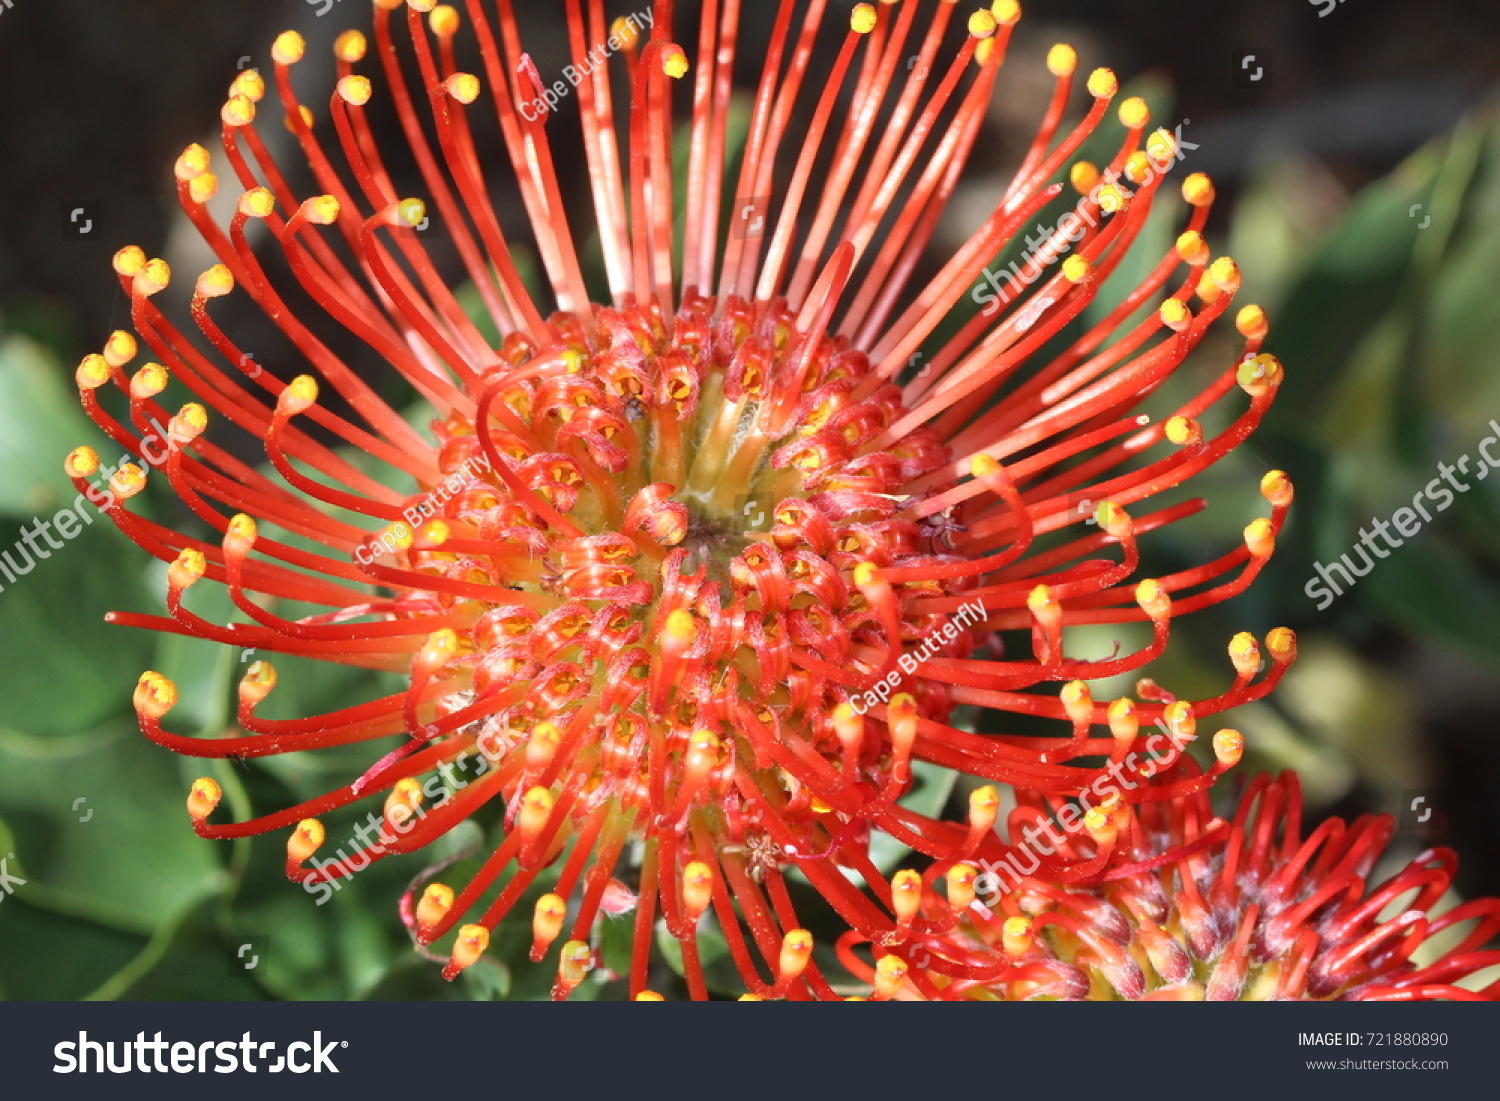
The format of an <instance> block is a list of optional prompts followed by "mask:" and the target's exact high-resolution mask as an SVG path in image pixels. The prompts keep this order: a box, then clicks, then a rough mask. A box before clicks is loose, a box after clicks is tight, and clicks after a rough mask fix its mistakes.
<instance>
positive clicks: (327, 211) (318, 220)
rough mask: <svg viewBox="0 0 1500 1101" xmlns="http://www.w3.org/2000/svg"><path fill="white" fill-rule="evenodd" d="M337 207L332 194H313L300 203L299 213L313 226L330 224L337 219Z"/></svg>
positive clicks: (336, 201)
mask: <svg viewBox="0 0 1500 1101" xmlns="http://www.w3.org/2000/svg"><path fill="white" fill-rule="evenodd" d="M339 209H340V208H339V201H338V200H337V199H335V198H334V197H333V196H332V195H315V196H313V197H312V198H311V199H308V200H307V202H305V203H303V204H302V208H301V210H300V211H299V213H300V214H301V215H302V217H303V218H304V219H306V220H307V221H309V222H311V223H312V224H313V225H315V226H331V225H333V223H334V222H336V221H338V220H339Z"/></svg>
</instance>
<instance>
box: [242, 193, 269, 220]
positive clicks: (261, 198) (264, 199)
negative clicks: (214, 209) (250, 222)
mask: <svg viewBox="0 0 1500 1101" xmlns="http://www.w3.org/2000/svg"><path fill="white" fill-rule="evenodd" d="M275 209H276V196H275V195H273V194H271V189H270V188H268V187H252V188H251V189H250V190H249V191H247V192H245V193H244V194H243V195H241V196H240V202H239V210H240V213H241V214H243V215H245V217H247V218H268V217H270V215H271V211H273V210H275Z"/></svg>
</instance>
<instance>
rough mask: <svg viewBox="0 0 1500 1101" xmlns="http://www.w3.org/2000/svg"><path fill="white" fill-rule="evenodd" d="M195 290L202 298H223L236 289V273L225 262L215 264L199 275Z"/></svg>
mask: <svg viewBox="0 0 1500 1101" xmlns="http://www.w3.org/2000/svg"><path fill="white" fill-rule="evenodd" d="M193 290H194V291H195V292H196V293H197V294H198V295H199V297H202V298H223V297H224V296H225V295H226V294H228V293H229V292H230V291H232V290H234V274H233V273H232V272H231V271H230V270H229V269H228V268H227V267H225V266H224V265H223V264H215V265H214V266H213V267H211V268H209V269H208V270H207V271H206V272H204V273H203V274H202V275H200V276H198V282H197V283H195V284H194V286H193Z"/></svg>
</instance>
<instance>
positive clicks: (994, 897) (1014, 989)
mask: <svg viewBox="0 0 1500 1101" xmlns="http://www.w3.org/2000/svg"><path fill="white" fill-rule="evenodd" d="M1158 794H1162V793H1160V792H1159V793H1158ZM1028 809H1035V810H1038V811H1040V810H1041V808H1040V807H1035V808H1028ZM1017 814H1018V816H1020V817H1022V818H1024V817H1026V814H1025V812H1023V811H1018V812H1017ZM1104 817H1108V815H1107V814H1106V815H1105V816H1104ZM1119 817H1122V818H1123V816H1119ZM1017 826H1018V822H1017V821H1012V823H1011V830H1012V833H1013V834H1014V833H1015V832H1016V830H1017ZM1394 829H1395V824H1394V822H1393V820H1392V818H1391V817H1390V815H1376V816H1365V817H1362V818H1360V819H1358V820H1356V821H1355V822H1353V823H1352V824H1351V823H1346V822H1344V821H1342V820H1340V819H1337V818H1333V819H1329V820H1327V821H1325V822H1323V823H1322V824H1321V825H1319V826H1318V827H1317V828H1316V829H1314V830H1313V831H1311V832H1310V833H1309V834H1308V835H1307V836H1306V837H1305V838H1304V837H1303V835H1302V792H1301V787H1300V785H1299V784H1298V781H1297V777H1296V775H1295V774H1293V773H1289V772H1288V773H1283V774H1282V775H1280V776H1278V777H1275V778H1273V777H1271V776H1269V775H1261V776H1257V777H1256V778H1255V780H1254V781H1253V782H1252V783H1251V784H1250V785H1249V787H1248V788H1247V790H1246V792H1245V793H1244V795H1243V796H1242V797H1241V798H1240V800H1239V804H1238V808H1237V809H1236V811H1235V813H1234V817H1233V818H1232V819H1231V820H1229V821H1227V822H1226V821H1225V820H1223V819H1221V818H1216V817H1215V816H1214V813H1213V810H1212V808H1211V806H1210V804H1209V800H1208V797H1207V795H1206V794H1204V793H1203V792H1201V791H1200V792H1196V793H1194V794H1190V795H1177V796H1174V797H1171V798H1169V799H1166V800H1163V801H1159V802H1152V803H1146V804H1143V805H1140V806H1138V807H1137V808H1136V813H1135V814H1134V815H1133V816H1132V818H1131V821H1130V822H1129V824H1127V825H1126V826H1125V830H1124V832H1123V833H1122V834H1121V837H1120V844H1118V845H1116V846H1114V857H1115V860H1116V861H1118V862H1119V863H1117V864H1115V866H1113V867H1111V868H1110V869H1109V870H1108V871H1107V872H1105V873H1104V874H1103V875H1102V876H1100V877H1099V878H1098V880H1097V881H1096V882H1095V883H1094V884H1093V885H1092V886H1090V887H1089V888H1087V889H1082V890H1077V889H1069V888H1068V887H1066V886H1059V885H1057V884H1055V883H1048V882H1046V881H1045V879H1043V878H1037V879H1021V880H1019V881H1014V886H1013V888H1012V887H1011V886H1010V885H1009V884H1004V885H1005V887H1006V889H1004V890H1003V891H1002V890H1000V889H999V888H1000V886H1001V885H1002V881H1000V880H996V881H991V882H989V883H985V882H984V875H983V873H980V872H979V871H978V869H977V868H975V867H974V866H973V865H972V864H964V863H959V864H954V865H949V866H948V867H947V868H943V867H939V866H938V865H934V866H933V867H932V868H930V869H929V871H928V874H927V877H926V882H925V884H921V883H919V885H918V887H917V891H916V892H914V893H920V894H921V896H922V901H921V905H920V907H919V908H920V909H921V910H923V911H924V912H925V913H926V914H927V915H929V917H930V927H931V928H933V929H935V930H939V932H938V933H937V934H936V935H932V936H929V937H926V938H913V939H912V940H910V941H908V942H907V943H906V944H904V945H902V946H900V947H899V948H892V949H889V950H882V955H881V956H880V958H879V959H878V960H877V961H876V962H875V964H874V966H871V965H870V964H868V963H866V962H865V960H864V959H863V958H862V956H861V955H860V954H858V953H856V952H855V948H856V946H857V943H858V940H859V937H858V935H857V934H855V933H852V932H851V933H848V934H845V937H844V939H843V941H842V942H841V944H840V955H841V956H842V957H843V958H844V959H845V960H846V962H847V963H848V965H849V967H850V968H851V970H854V971H855V972H857V973H859V974H862V975H864V976H865V977H866V978H867V979H869V980H870V981H872V982H873V983H874V984H875V989H876V996H877V997H932V998H941V999H950V998H976V997H977V998H987V999H994V998H999V999H1005V1000H1016V1001H1020V1000H1027V999H1034V998H1041V999H1048V1000H1052V999H1064V1000H1076V999H1083V998H1088V999H1115V998H1125V999H1140V998H1145V999H1150V1000H1172V1001H1199V1000H1204V999H1206V1000H1209V1001H1232V1000H1235V999H1246V1000H1255V1001H1262V1000H1273V999H1274V1000H1294V1001H1331V1000H1344V1001H1432V1000H1439V999H1451V1000H1460V1001H1484V1000H1500V980H1497V981H1494V982H1491V983H1490V984H1489V985H1488V986H1485V987H1483V988H1482V989H1480V990H1471V989H1467V988H1464V987H1460V986H1458V985H1456V982H1457V981H1458V980H1461V979H1466V978H1470V977H1473V976H1476V975H1478V974H1479V973H1480V972H1483V971H1485V970H1486V969H1489V968H1494V967H1496V966H1500V949H1490V950H1482V949H1483V948H1484V945H1485V944H1486V943H1488V942H1489V941H1491V940H1492V939H1493V938H1494V936H1495V934H1496V933H1497V932H1500V899H1493V898H1485V899H1477V900H1474V901H1470V902H1465V903H1462V904H1460V905H1457V906H1454V907H1452V908H1451V909H1448V910H1447V911H1446V912H1444V913H1441V914H1437V915H1435V914H1434V913H1433V912H1432V911H1433V908H1434V906H1435V905H1436V904H1437V903H1438V902H1439V900H1441V899H1442V898H1443V896H1444V895H1445V894H1446V893H1447V891H1448V888H1449V886H1450V884H1451V883H1452V880H1453V873H1454V871H1455V870H1456V868H1457V863H1458V861H1457V857H1456V856H1455V855H1454V853H1453V852H1452V850H1450V849H1444V848H1434V849H1428V850H1427V851H1425V852H1423V853H1421V854H1420V855H1419V856H1417V857H1416V859H1414V860H1413V861H1412V862H1411V863H1410V864H1408V865H1407V866H1406V867H1405V868H1404V869H1402V870H1401V871H1399V872H1398V873H1396V874H1395V875H1393V876H1391V877H1390V878H1389V879H1387V880H1386V881H1385V882H1384V883H1382V884H1380V885H1379V886H1377V887H1375V888H1374V889H1371V888H1370V887H1368V886H1367V881H1368V880H1369V877H1370V874H1371V871H1372V869H1373V868H1374V867H1375V864H1376V862H1377V861H1378V860H1379V859H1380V857H1381V854H1382V852H1383V851H1384V850H1385V847H1386V844H1387V843H1388V842H1389V841H1390V839H1391V835H1392V833H1393V832H1394ZM1101 831H1102V832H1103V833H1104V834H1106V835H1107V834H1110V833H1112V832H1113V824H1112V823H1106V822H1104V821H1101V820H1099V819H1097V818H1096V820H1095V822H1093V823H1091V824H1090V829H1089V830H1088V831H1087V832H1088V833H1090V834H1095V835H1097V834H1100V833H1101ZM1079 847H1080V848H1082V849H1085V850H1090V849H1093V848H1098V847H1100V846H1099V843H1098V841H1097V840H1090V839H1089V838H1087V837H1086V838H1085V839H1084V840H1083V841H1082V842H1081V843H1080V844H1079ZM940 875H941V876H943V877H944V878H945V880H946V883H945V891H946V898H944V897H942V896H940V895H939V894H938V892H937V890H936V886H935V880H936V879H937V878H938V877H939V876H940ZM976 891H977V892H978V893H979V894H980V895H981V897H980V898H979V899H977V900H976V898H975V896H976ZM985 895H988V897H983V896H985ZM1450 930H1451V931H1453V933H1455V934H1457V937H1458V939H1456V943H1452V944H1450V945H1448V946H1446V947H1440V944H1441V942H1439V944H1437V945H1435V944H1433V943H1430V942H1432V941H1434V939H1435V938H1438V936H1439V934H1442V933H1444V932H1445V931H1450ZM1423 954H1425V955H1426V956H1427V957H1429V958H1427V959H1425V960H1422V962H1417V961H1418V959H1419V958H1420V957H1421V956H1422V955H1423ZM913 959H915V960H918V961H919V962H920V963H921V964H922V966H921V968H920V969H918V968H914V967H913V966H912V965H911V962H910V961H911V960H913Z"/></svg>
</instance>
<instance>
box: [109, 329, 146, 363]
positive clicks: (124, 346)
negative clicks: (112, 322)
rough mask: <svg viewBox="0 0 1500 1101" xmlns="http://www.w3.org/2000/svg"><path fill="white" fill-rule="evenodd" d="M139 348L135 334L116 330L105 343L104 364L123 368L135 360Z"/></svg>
mask: <svg viewBox="0 0 1500 1101" xmlns="http://www.w3.org/2000/svg"><path fill="white" fill-rule="evenodd" d="M138 347H139V346H138V345H137V344H136V340H135V334H134V333H127V332H126V331H125V330H124V329H116V330H115V331H114V332H112V333H110V334H109V339H108V340H106V341H105V342H104V362H106V363H108V364H109V365H110V366H111V367H123V366H125V364H127V363H129V362H130V361H131V360H132V359H134V358H135V353H136V351H137V349H138Z"/></svg>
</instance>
